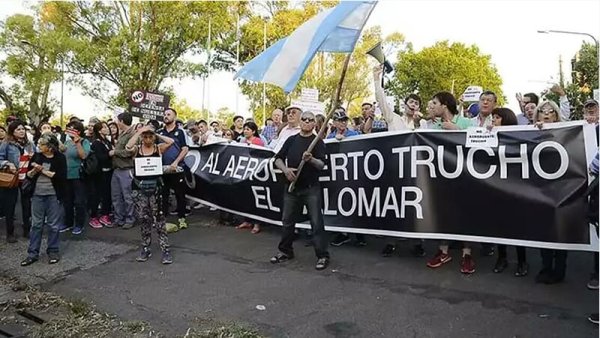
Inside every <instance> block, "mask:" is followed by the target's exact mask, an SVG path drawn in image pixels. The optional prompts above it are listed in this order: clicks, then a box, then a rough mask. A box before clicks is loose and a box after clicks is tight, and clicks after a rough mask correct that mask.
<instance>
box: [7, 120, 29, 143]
mask: <svg viewBox="0 0 600 338" xmlns="http://www.w3.org/2000/svg"><path fill="white" fill-rule="evenodd" d="M19 126H23V128H25V122H23V121H21V120H15V121H13V122H11V123H10V124H9V125H8V130H7V131H6V138H4V141H3V142H6V143H9V142H17V141H18V140H17V139H16V138H15V130H16V129H17V128H19ZM25 139H27V135H25Z"/></svg>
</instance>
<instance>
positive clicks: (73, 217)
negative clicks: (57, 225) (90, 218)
mask: <svg viewBox="0 0 600 338" xmlns="http://www.w3.org/2000/svg"><path fill="white" fill-rule="evenodd" d="M65 192H66V194H65V201H64V204H65V225H66V226H67V227H72V226H76V227H81V228H83V224H84V223H85V212H86V209H87V208H86V207H87V204H86V200H87V198H86V197H87V193H86V190H85V183H84V182H83V180H81V179H79V178H77V179H68V180H67V189H65Z"/></svg>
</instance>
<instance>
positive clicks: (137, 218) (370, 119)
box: [0, 68, 598, 322]
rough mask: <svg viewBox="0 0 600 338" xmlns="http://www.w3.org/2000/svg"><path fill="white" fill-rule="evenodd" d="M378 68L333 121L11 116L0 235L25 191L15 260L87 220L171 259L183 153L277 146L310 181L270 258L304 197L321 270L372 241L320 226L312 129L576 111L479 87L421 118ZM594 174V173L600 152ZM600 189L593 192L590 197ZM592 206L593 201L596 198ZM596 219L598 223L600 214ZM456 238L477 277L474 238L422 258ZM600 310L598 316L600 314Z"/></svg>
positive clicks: (565, 116) (551, 272) (464, 122)
mask: <svg viewBox="0 0 600 338" xmlns="http://www.w3.org/2000/svg"><path fill="white" fill-rule="evenodd" d="M373 76H374V83H375V98H376V102H365V103H363V104H362V107H361V111H362V114H361V116H358V117H355V118H353V119H351V118H350V117H349V116H348V115H347V112H346V110H345V109H344V108H342V107H338V108H337V109H336V110H335V113H334V115H333V118H332V121H326V119H325V117H324V116H323V115H321V114H313V113H311V112H303V111H302V109H301V108H300V107H298V106H289V107H287V108H285V109H284V110H282V109H275V110H274V111H273V112H272V115H271V117H270V118H268V119H267V120H266V123H265V125H264V126H262V127H259V126H258V125H257V123H256V122H255V121H254V120H253V119H251V118H247V119H244V117H242V116H235V117H234V118H233V123H232V125H231V126H225V125H223V124H222V123H221V122H219V121H210V123H209V122H208V121H205V120H200V121H195V120H189V121H181V120H179V119H178V118H177V112H176V111H175V110H174V109H172V108H169V109H168V110H167V111H166V112H165V115H164V120H163V122H162V123H158V122H157V121H150V122H148V123H147V124H143V123H138V124H134V123H133V118H132V116H131V115H130V114H129V113H121V114H119V115H118V116H117V117H116V118H115V119H114V121H100V120H99V119H97V118H95V117H92V118H90V119H89V121H88V123H87V125H84V124H83V122H84V121H82V120H80V119H79V118H77V117H73V118H71V119H70V121H69V123H68V124H67V125H66V128H65V130H64V131H63V130H62V129H61V128H60V127H59V126H52V125H51V124H50V123H48V122H42V123H41V124H40V125H39V126H35V127H33V126H28V125H27V124H26V123H25V122H24V121H21V120H19V119H16V118H14V117H10V118H9V119H8V120H7V121H6V125H5V126H0V167H2V169H3V170H4V171H5V172H10V173H14V174H15V175H17V176H18V184H16V185H14V186H12V187H3V188H0V216H1V217H4V222H5V223H6V227H5V229H6V239H7V241H8V242H9V243H15V242H16V240H17V239H16V231H15V226H14V220H15V208H16V205H17V200H18V199H19V198H20V205H21V214H22V232H21V233H22V235H23V237H25V238H28V239H29V248H28V251H27V256H26V258H25V259H24V260H23V261H22V263H21V265H23V266H27V265H30V264H33V263H35V262H36V261H37V260H38V259H39V254H40V253H39V251H40V244H41V238H42V229H43V228H44V227H45V228H46V229H47V232H48V246H47V255H48V263H50V264H54V263H57V262H58V261H59V260H60V255H59V241H60V236H59V233H60V232H67V231H70V232H71V233H72V235H74V236H80V235H81V234H82V233H83V232H84V229H85V228H86V227H85V225H86V223H87V224H88V225H89V226H90V228H91V229H99V228H103V227H106V228H121V229H125V230H127V229H131V228H132V227H135V226H139V227H140V232H141V237H142V245H141V246H142V248H141V252H140V255H139V257H138V258H137V260H138V261H141V262H143V261H146V260H148V259H149V258H150V256H151V250H150V246H151V231H152V228H155V230H156V232H157V235H158V239H159V246H160V250H161V253H162V263H164V264H169V263H171V262H172V261H173V259H172V256H171V253H170V250H169V243H168V235H167V233H168V232H173V231H178V230H180V229H186V228H187V226H188V225H187V221H186V216H187V215H188V214H189V213H190V212H191V209H192V207H194V208H199V207H202V206H201V205H198V204H196V205H192V206H191V207H190V206H188V201H187V200H186V198H185V180H184V173H185V171H186V170H187V168H186V166H185V163H184V161H183V160H184V158H185V156H186V154H187V152H188V150H189V147H199V146H203V145H206V144H210V143H214V142H235V143H239V144H246V145H249V146H259V147H268V148H270V149H272V150H273V151H274V152H275V153H276V154H277V155H276V159H277V160H276V165H277V166H278V167H279V168H280V169H281V170H282V171H283V173H284V174H285V175H286V177H288V179H289V180H290V181H293V180H295V179H296V174H295V169H293V168H295V167H296V165H297V164H298V163H299V162H300V161H301V160H304V161H306V162H307V163H309V168H310V169H307V170H306V171H305V173H303V175H304V176H302V175H301V176H299V177H298V181H299V185H300V186H301V187H302V185H303V184H304V185H305V189H304V190H302V189H301V190H300V191H301V192H300V193H297V194H286V196H285V200H284V210H283V218H284V220H283V223H284V231H283V232H284V234H283V237H282V240H281V242H280V244H279V251H280V252H279V253H278V254H276V255H275V256H273V258H272V259H271V262H272V263H280V262H283V261H285V260H288V259H292V258H293V249H292V242H293V238H294V236H295V235H294V224H295V220H294V216H293V215H294V213H295V212H296V211H297V210H292V209H290V207H288V208H287V209H286V204H294V205H296V204H298V203H300V204H304V205H306V207H307V209H308V210H309V216H310V219H311V225H312V230H311V231H308V232H307V236H309V238H311V239H310V243H311V245H314V247H315V253H316V255H317V265H316V268H317V269H319V270H321V269H324V268H325V267H327V265H328V263H329V253H328V251H327V246H328V244H331V245H333V246H341V245H344V244H347V243H354V244H355V245H357V246H365V245H367V239H366V238H365V236H364V235H360V234H359V235H353V236H352V237H351V236H350V235H349V234H346V233H337V234H333V237H332V240H331V241H329V240H328V239H327V237H328V236H327V234H326V233H325V232H324V226H323V217H322V213H321V212H322V211H321V210H320V207H319V205H320V203H321V200H320V199H312V198H311V196H320V193H318V181H315V180H314V177H315V176H314V175H318V170H320V168H322V164H323V163H322V162H323V156H324V155H323V152H324V147H321V145H322V142H321V143H318V144H319V145H320V146H318V147H317V149H316V150H314V151H313V152H312V153H306V152H304V150H305V149H306V146H308V144H309V143H310V141H312V139H313V138H314V137H317V132H318V131H319V130H321V127H322V126H323V125H324V124H326V125H325V132H323V133H320V134H319V135H318V136H320V137H321V138H323V139H324V138H327V139H336V140H340V141H341V140H343V139H345V138H348V137H357V136H359V135H363V134H369V133H377V132H384V131H398V130H416V129H438V130H464V129H467V128H469V127H485V128H488V129H493V128H494V127H498V126H508V125H532V127H537V128H544V126H545V125H547V124H550V123H556V122H561V121H568V120H570V119H571V107H570V104H569V100H568V99H567V96H566V94H565V92H564V90H563V89H562V88H560V87H559V86H554V87H553V88H552V89H551V90H552V92H554V93H555V94H557V95H558V96H559V104H558V105H557V104H556V103H554V102H553V101H550V100H541V101H540V98H539V97H538V96H537V95H536V94H533V93H527V94H525V95H523V96H521V95H520V94H519V95H517V100H518V102H519V105H520V110H521V112H520V114H515V113H514V112H513V111H512V110H510V109H508V108H503V107H498V99H497V96H496V94H495V93H493V92H491V91H484V92H483V93H482V94H481V96H480V98H479V101H478V102H469V103H463V102H461V101H460V100H457V99H456V98H455V96H454V95H453V94H451V93H449V92H439V93H437V94H435V95H434V96H433V97H432V98H431V99H430V100H429V101H428V102H427V103H426V109H425V110H426V114H422V113H421V107H422V105H423V102H422V99H421V98H420V97H419V96H418V95H416V94H410V95H409V96H407V97H406V98H405V100H404V101H403V112H402V114H398V113H397V112H395V111H394V110H393V109H392V108H391V107H389V106H388V104H387V103H386V98H385V94H384V90H383V88H382V86H381V81H380V79H381V76H382V69H381V68H376V69H375V70H374V72H373ZM584 119H585V120H586V121H587V123H590V124H593V125H595V126H598V102H597V101H595V100H593V99H590V100H588V101H586V102H585V103H584ZM302 147H304V148H302ZM301 148H302V149H301ZM303 149H304V150H303ZM147 157H160V158H161V159H162V164H163V169H164V170H163V174H162V175H155V176H151V177H147V176H141V175H139V173H136V172H135V169H134V168H135V166H134V160H135V159H136V158H147ZM284 160H286V161H284ZM286 163H287V164H286ZM292 163H293V164H292ZM311 165H312V166H311ZM290 168H292V169H290ZM590 170H591V171H590V172H591V174H592V175H594V176H595V177H596V178H597V175H598V156H597V155H596V158H595V160H594V162H593V163H592V166H591V168H590ZM315 173H316V174H315ZM311 175H312V176H311ZM301 178H302V179H301ZM303 180H304V181H307V182H308V181H310V183H306V182H303ZM311 189H312V190H311ZM171 193H173V195H174V197H175V203H174V205H175V206H176V207H175V209H174V210H171V204H172V203H171V199H170V195H171ZM597 194H598V193H597V191H596V192H595V195H597ZM593 195H594V194H592V196H593ZM595 204H596V207H597V202H595ZM211 210H213V209H211ZM167 215H173V216H176V219H177V222H175V223H167ZM595 217H596V218H595V222H596V224H597V210H596V214H595ZM219 218H220V219H221V220H223V221H225V222H227V223H230V224H232V225H237V226H236V228H238V229H251V232H252V233H253V234H258V233H260V232H261V227H262V226H264V224H261V222H260V221H258V220H254V219H251V218H241V219H239V220H235V219H234V217H233V216H232V215H230V214H228V213H225V212H220V216H219ZM311 236H312V237H311ZM423 242H424V241H423V240H411V241H410V243H412V249H411V252H412V254H413V255H414V256H417V257H424V256H426V255H427V253H426V252H425V249H424V246H423ZM399 243H400V241H399V240H398V239H396V238H389V239H387V240H386V241H385V246H384V248H383V250H382V252H381V254H382V256H384V257H390V256H392V255H393V254H394V252H396V251H397V247H398V244H399ZM452 245H457V246H459V247H460V249H461V255H460V261H461V262H460V271H461V272H462V273H464V274H472V273H474V272H475V261H474V258H473V250H472V249H473V247H474V246H475V245H476V243H467V242H464V243H450V242H448V241H440V242H439V246H438V249H437V251H436V252H435V253H434V254H433V255H432V256H431V258H430V259H428V261H427V263H426V265H427V266H428V267H429V268H432V269H435V268H439V267H441V266H443V265H444V264H446V263H448V262H450V261H451V260H452V256H451V255H450V251H449V248H450V247H451V246H452ZM496 251H497V253H496ZM525 252H526V251H525V248H523V247H516V254H517V266H516V267H515V269H514V275H515V276H517V277H522V276H526V275H527V274H528V271H529V264H528V262H527V257H526V253H525ZM481 254H482V255H487V256H492V255H495V254H496V255H497V260H496V264H495V265H494V267H493V272H495V273H502V272H503V271H504V270H506V269H507V267H508V265H509V264H508V259H507V255H508V254H507V247H506V246H505V245H497V246H494V245H490V244H481ZM541 256H542V267H541V269H540V272H539V273H538V275H537V276H536V278H535V279H536V282H538V283H545V284H553V283H559V282H561V281H563V280H564V278H565V274H566V261H567V251H564V250H546V249H544V250H541ZM594 258H595V259H594V270H593V272H592V276H591V279H590V281H589V283H588V285H587V286H588V288H590V289H594V290H597V289H598V254H597V253H596V254H595V255H594ZM595 316H596V317H595V321H596V322H597V315H595Z"/></svg>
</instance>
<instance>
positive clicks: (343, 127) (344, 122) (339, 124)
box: [327, 107, 359, 140]
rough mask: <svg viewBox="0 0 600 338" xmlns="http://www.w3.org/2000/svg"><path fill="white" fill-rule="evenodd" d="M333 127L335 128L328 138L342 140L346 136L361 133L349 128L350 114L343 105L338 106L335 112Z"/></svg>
mask: <svg viewBox="0 0 600 338" xmlns="http://www.w3.org/2000/svg"><path fill="white" fill-rule="evenodd" d="M333 127H334V130H333V131H332V132H331V133H330V134H329V135H327V138H335V139H338V140H342V139H344V138H346V137H350V136H356V135H359V133H358V132H357V131H355V130H352V129H349V128H348V115H346V111H345V109H344V108H342V107H339V108H337V109H336V111H335V113H333Z"/></svg>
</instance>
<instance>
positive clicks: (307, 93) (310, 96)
mask: <svg viewBox="0 0 600 338" xmlns="http://www.w3.org/2000/svg"><path fill="white" fill-rule="evenodd" d="M300 100H302V101H313V102H317V101H319V90H318V89H315V88H302V91H301V93H300Z"/></svg>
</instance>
